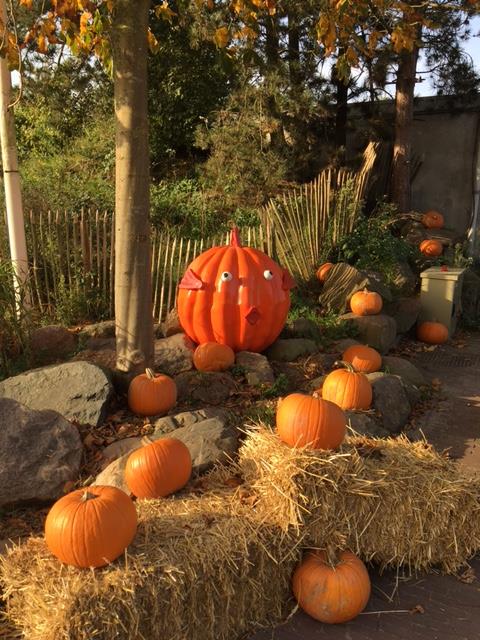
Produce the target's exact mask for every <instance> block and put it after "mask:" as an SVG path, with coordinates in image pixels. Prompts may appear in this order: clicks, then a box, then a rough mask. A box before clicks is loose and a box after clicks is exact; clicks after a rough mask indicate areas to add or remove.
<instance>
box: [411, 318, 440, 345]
mask: <svg viewBox="0 0 480 640" xmlns="http://www.w3.org/2000/svg"><path fill="white" fill-rule="evenodd" d="M417 338H418V339H419V340H421V341H422V342H426V343H427V344H443V343H444V342H446V341H447V340H448V329H447V327H446V326H445V325H444V324H442V323H441V322H422V324H420V325H418V327H417Z"/></svg>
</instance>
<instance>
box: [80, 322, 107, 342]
mask: <svg viewBox="0 0 480 640" xmlns="http://www.w3.org/2000/svg"><path fill="white" fill-rule="evenodd" d="M79 335H80V337H81V338H83V339H87V338H114V337H115V320H104V321H103V322H96V323H95V324H87V325H85V326H84V327H82V330H81V331H80V334H79Z"/></svg>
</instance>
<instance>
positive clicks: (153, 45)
mask: <svg viewBox="0 0 480 640" xmlns="http://www.w3.org/2000/svg"><path fill="white" fill-rule="evenodd" d="M147 38H148V48H149V49H150V51H151V52H152V53H156V52H157V51H158V48H159V44H158V40H157V38H156V37H155V35H154V34H153V33H152V32H151V31H150V29H149V30H148V33H147Z"/></svg>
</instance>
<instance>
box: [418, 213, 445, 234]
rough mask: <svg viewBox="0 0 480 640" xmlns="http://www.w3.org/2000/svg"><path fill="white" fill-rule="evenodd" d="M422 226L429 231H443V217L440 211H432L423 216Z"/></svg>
mask: <svg viewBox="0 0 480 640" xmlns="http://www.w3.org/2000/svg"><path fill="white" fill-rule="evenodd" d="M422 224H423V226H424V227H426V228H427V229H443V224H444V220H443V216H442V214H441V213H439V212H438V211H435V210H434V209H431V210H430V211H426V212H425V213H424V214H423V216H422Z"/></svg>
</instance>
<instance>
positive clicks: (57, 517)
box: [45, 486, 137, 568]
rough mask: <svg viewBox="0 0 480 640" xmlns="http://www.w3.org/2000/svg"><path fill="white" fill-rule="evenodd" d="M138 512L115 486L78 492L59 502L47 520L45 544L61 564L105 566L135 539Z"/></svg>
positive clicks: (125, 495) (64, 497) (124, 494)
mask: <svg viewBox="0 0 480 640" xmlns="http://www.w3.org/2000/svg"><path fill="white" fill-rule="evenodd" d="M136 530H137V511H136V509H135V505H134V504H133V502H132V501H131V499H130V498H129V497H128V496H127V494H126V493H125V492H124V491H121V490H120V489H117V488H116V487H95V486H94V487H88V488H87V489H77V490H76V491H72V492H71V493H69V494H67V495H66V496H63V497H62V498H60V500H57V502H55V504H54V505H53V507H52V508H51V509H50V511H49V512H48V515H47V519H46V521H45V541H46V543H47V546H48V548H49V549H50V551H51V552H52V553H53V555H54V556H56V557H57V558H58V559H59V560H60V561H61V562H63V563H65V564H70V565H73V566H74V567H80V568H87V567H103V566H104V565H106V564H108V563H109V562H112V561H113V560H115V559H116V558H118V557H119V556H120V555H122V553H123V552H124V551H125V549H126V548H127V547H128V545H129V544H130V543H131V542H132V540H133V538H134V537H135V533H136Z"/></svg>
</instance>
